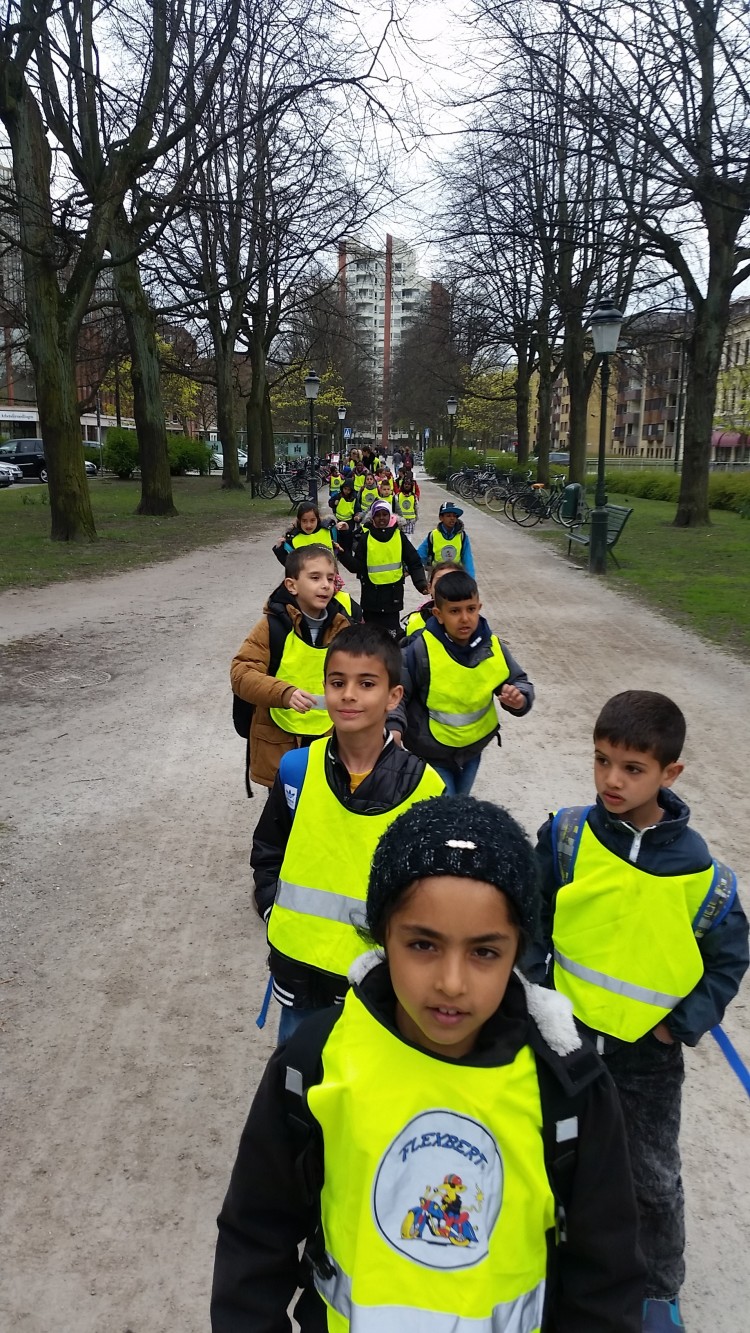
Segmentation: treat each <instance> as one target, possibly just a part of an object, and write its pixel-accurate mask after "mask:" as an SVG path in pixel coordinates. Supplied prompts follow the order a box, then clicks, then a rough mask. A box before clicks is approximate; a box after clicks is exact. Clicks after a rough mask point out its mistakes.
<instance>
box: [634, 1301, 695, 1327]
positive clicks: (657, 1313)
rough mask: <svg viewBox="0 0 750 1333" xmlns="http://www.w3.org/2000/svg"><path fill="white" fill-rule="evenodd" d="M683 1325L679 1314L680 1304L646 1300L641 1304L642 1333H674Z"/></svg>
mask: <svg viewBox="0 0 750 1333" xmlns="http://www.w3.org/2000/svg"><path fill="white" fill-rule="evenodd" d="M679 1329H682V1330H683V1333H684V1329H685V1325H684V1324H683V1322H682V1315H681V1314H680V1302H679V1301H678V1300H677V1299H676V1298H675V1300H673V1301H657V1300H647V1301H644V1302H643V1333H676V1330H679Z"/></svg>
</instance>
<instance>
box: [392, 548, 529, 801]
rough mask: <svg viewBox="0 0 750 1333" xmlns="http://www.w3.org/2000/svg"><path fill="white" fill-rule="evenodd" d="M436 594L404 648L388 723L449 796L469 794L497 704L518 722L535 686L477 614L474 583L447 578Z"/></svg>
mask: <svg viewBox="0 0 750 1333" xmlns="http://www.w3.org/2000/svg"><path fill="white" fill-rule="evenodd" d="M434 595H435V606H434V610H433V614H432V615H431V616H430V618H429V619H428V621H427V623H426V625H425V627H424V629H423V630H422V631H421V632H419V631H417V633H416V634H412V635H411V636H410V638H409V639H408V641H407V643H406V644H405V645H404V648H403V655H404V670H403V676H402V684H403V686H404V696H403V699H402V700H401V702H400V703H399V705H398V706H397V708H396V709H395V710H394V713H393V716H392V717H391V718H389V726H390V727H391V730H392V731H394V732H395V733H397V735H398V737H399V739H400V737H401V735H403V739H404V745H406V747H407V749H409V750H412V751H413V752H414V754H421V756H422V758H423V759H427V760H428V761H429V762H430V763H431V764H432V765H433V766H434V767H435V768H436V769H437V770H438V772H439V773H440V776H441V777H442V778H443V779H444V780H445V785H446V789H447V790H448V791H449V792H452V793H453V794H455V795H467V794H468V793H469V792H470V791H471V788H472V786H473V785H474V779H475V778H476V775H477V772H478V769H479V764H480V760H481V758H482V751H483V750H484V749H486V747H487V746H488V745H489V743H490V741H491V740H492V738H493V737H494V736H496V735H497V733H498V731H499V729H500V723H499V722H498V718H497V711H496V709H495V699H496V698H497V701H498V703H499V705H500V707H501V708H502V709H503V710H504V711H505V712H508V713H511V714H512V715H514V716H515V717H524V716H525V714H526V713H528V712H529V709H530V708H531V706H532V704H533V702H534V686H533V685H532V683H531V681H530V680H529V678H528V676H527V675H526V672H525V671H524V670H523V668H522V667H521V666H519V664H518V662H517V661H516V660H515V658H514V657H513V655H512V653H511V651H510V649H509V648H508V646H507V644H505V643H503V642H502V641H501V640H500V639H498V638H497V636H496V635H495V634H493V633H492V630H491V629H490V627H489V625H488V624H487V621H486V620H485V619H484V616H482V615H481V610H482V603H481V602H480V600H479V591H478V589H477V585H476V583H475V582H474V580H473V578H470V577H469V575H468V574H467V573H466V572H465V571H456V572H453V573H447V574H445V575H444V576H443V577H442V578H441V579H440V581H439V582H438V583H437V584H436V585H435V586H434Z"/></svg>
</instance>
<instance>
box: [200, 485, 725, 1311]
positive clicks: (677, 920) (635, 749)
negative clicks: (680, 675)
mask: <svg viewBox="0 0 750 1333" xmlns="http://www.w3.org/2000/svg"><path fill="white" fill-rule="evenodd" d="M445 508H446V507H445V506H443V507H442V508H441V514H440V523H439V524H438V528H437V529H436V530H435V533H436V534H437V540H433V541H431V540H430V538H432V537H433V535H434V534H430V537H429V538H427V539H425V541H426V546H425V543H423V544H422V546H423V547H425V551H424V554H425V555H427V553H428V552H429V553H432V554H443V555H444V553H445V547H446V545H447V546H449V547H450V546H453V547H454V548H455V549H454V550H453V551H451V555H458V554H460V555H461V557H462V561H463V560H464V559H465V557H466V556H467V554H468V556H469V558H471V548H470V546H469V544H468V538H466V539H465V540H464V539H463V531H462V528H458V529H457V523H456V522H454V523H453V524H452V525H446V524H445V523H444V519H445V518H446V517H448V518H451V517H453V518H454V520H457V519H460V516H461V511H460V510H459V511H458V514H455V513H454V514H452V515H451V514H446V513H444V512H443V510H444V509H445ZM451 508H452V509H453V510H455V508H456V507H455V506H451ZM451 533H453V534H455V537H458V538H461V540H460V541H456V540H455V537H454V539H453V540H448V538H449V537H450V534H451ZM375 534H384V535H380V536H376V535H375ZM397 538H398V539H400V542H401V543H402V544H401V545H400V546H399V549H398V551H397V550H396V544H397ZM368 543H371V545H368ZM404 543H405V544H406V545H405V546H404V545H403V544H404ZM391 547H392V549H390V548H391ZM407 547H410V543H409V542H408V538H407V537H406V536H405V535H404V534H403V533H402V532H401V531H400V530H399V528H398V526H397V525H396V524H395V523H394V522H393V518H392V515H390V513H389V512H388V511H386V510H385V508H382V509H380V510H378V503H377V502H376V504H375V505H374V507H373V514H372V519H371V522H370V523H369V524H368V525H367V527H366V529H365V530H363V531H362V533H361V535H359V536H358V537H357V538H356V539H355V543H354V557H355V558H354V560H352V561H351V563H353V564H355V565H356V569H355V572H357V573H358V574H359V576H360V578H361V579H362V587H363V604H364V610H365V616H366V619H368V620H369V619H370V616H372V618H373V619H374V620H377V619H378V611H380V612H381V614H380V617H379V618H380V620H381V625H378V624H377V623H366V624H364V625H361V624H356V623H351V622H352V621H354V620H355V619H356V617H357V615H358V608H356V606H355V604H352V608H351V613H348V612H345V611H344V610H343V608H340V607H339V608H336V607H335V605H334V601H333V592H334V586H333V581H334V578H335V566H334V561H333V552H329V551H328V550H321V549H320V548H319V547H316V546H314V545H311V546H307V547H303V548H302V549H293V550H292V552H291V553H290V555H289V558H288V565H287V577H286V578H285V580H284V584H283V585H282V588H283V592H282V591H281V590H279V589H277V590H276V594H273V595H272V598H270V599H269V603H268V604H267V608H266V613H265V620H266V621H270V619H271V618H272V617H273V616H278V615H279V611H277V609H276V606H277V605H278V604H280V606H281V615H283V616H284V617H286V619H285V621H284V624H285V625H286V626H287V628H286V632H285V633H286V637H285V638H284V640H283V642H284V651H282V654H281V658H280V659H279V664H278V675H279V676H280V679H279V680H276V681H274V680H273V679H272V676H271V675H270V674H269V669H270V666H271V665H274V664H273V663H272V662H271V660H270V651H268V650H267V649H266V648H264V650H263V652H262V654H261V658H262V660H264V661H265V667H264V668H262V669H259V667H258V666H257V665H256V666H255V667H253V665H252V657H253V652H252V651H248V652H246V653H245V654H244V655H243V653H242V650H241V653H240V654H238V656H237V658H235V662H234V663H233V667H232V680H233V686H234V687H235V689H237V687H238V686H242V687H243V688H244V690H245V696H244V697H249V696H250V694H252V692H253V691H252V687H248V684H247V681H248V679H249V678H250V677H251V676H252V674H253V672H254V673H255V675H256V676H257V677H258V678H260V679H262V680H264V681H265V690H266V691H267V692H268V696H269V697H270V695H271V693H273V691H274V690H275V689H277V690H279V695H278V702H279V703H280V704H281V705H282V709H281V711H282V713H284V714H285V715H286V716H287V718H288V720H291V721H294V718H293V717H291V714H292V713H293V712H294V710H295V709H296V708H297V705H298V704H301V705H302V707H303V712H302V714H301V716H302V717H305V718H306V717H307V716H308V714H309V713H312V714H313V715H314V716H313V718H311V719H310V722H304V723H303V724H302V728H301V729H300V730H302V731H303V734H302V735H301V736H298V737H297V738H296V739H294V740H291V742H289V736H290V735H291V734H292V733H284V739H283V745H284V747H285V751H286V752H284V750H282V752H281V753H279V754H278V757H277V758H276V768H277V769H278V772H277V774H276V776H275V778H274V779H273V780H272V790H271V792H270V795H269V798H268V801H267V803H266V806H265V808H264V810H263V812H262V815H261V818H260V820H259V821H258V825H257V828H256V832H255V836H254V839H253V848H252V853H251V865H252V868H253V872H254V879H255V896H256V904H257V908H258V911H259V913H260V914H261V916H262V917H263V919H264V920H265V922H266V925H267V931H268V940H269V945H270V950H271V972H272V977H273V988H274V993H275V995H276V998H277V999H278V1001H279V1002H280V1005H281V1014H282V1017H281V1024H280V1029H279V1042H280V1044H279V1046H278V1049H277V1051H276V1053H275V1054H274V1056H273V1057H272V1058H271V1061H270V1062H269V1065H268V1068H267V1070H266V1073H265V1075H264V1077H263V1079H262V1081H261V1084H260V1087H259V1089H258V1091H257V1093H256V1096H255V1098H254V1101H253V1106H252V1108H251V1111H250V1115H249V1117H248V1121H247V1124H246V1126H245V1130H244V1132H243V1135H242V1139H241V1142H240V1148H239V1153H238V1157H237V1161H236V1164H235V1168H234V1171H233V1173H232V1178H231V1182H230V1186H229V1191H228V1193H227V1196H226V1199H225V1201H224V1205H223V1207H222V1210H221V1214H220V1217H219V1240H218V1244H217V1251H216V1261H215V1271H214V1287H213V1296H212V1305H211V1319H212V1329H213V1333H245V1330H248V1329H250V1328H252V1329H257V1330H262V1329H267V1330H268V1331H269V1333H271V1331H272V1330H275V1329H277V1328H278V1329H279V1330H281V1329H282V1328H287V1327H288V1322H287V1313H286V1312H287V1310H288V1309H289V1307H290V1305H291V1304H292V1302H293V1301H295V1300H296V1306H295V1316H296V1318H297V1320H298V1321H299V1325H300V1328H301V1330H302V1333H324V1330H328V1331H329V1333H344V1330H347V1329H351V1330H352V1333H359V1331H360V1330H365V1331H366V1333H371V1330H372V1333H379V1330H381V1329H382V1330H384V1333H385V1330H388V1333H390V1331H391V1330H392V1329H394V1328H395V1329H400V1328H402V1327H403V1328H412V1327H419V1328H424V1329H425V1330H431V1329H434V1330H435V1333H443V1330H447V1329H449V1328H450V1329H451V1330H455V1331H456V1333H463V1330H464V1329H468V1328H469V1327H471V1329H472V1330H484V1333H675V1331H676V1330H677V1331H679V1330H680V1329H684V1327H685V1325H684V1323H683V1319H682V1314H681V1311H680V1304H679V1295H680V1289H681V1286H682V1282H683V1278H684V1256H683V1250H684V1216H683V1214H684V1205H683V1195H682V1184H681V1179H680V1158H679V1142H678V1139H679V1123H680V1100H681V1084H682V1079H683V1055H682V1050H683V1046H684V1045H695V1044H696V1043H697V1042H698V1041H699V1040H700V1038H701V1037H702V1036H703V1035H704V1034H705V1033H706V1032H707V1031H708V1030H709V1029H710V1028H711V1027H713V1026H715V1025H716V1024H717V1023H718V1022H720V1021H721V1018H722V1016H723V1013H724V1010H725V1008H726V1006H727V1004H729V1003H730V1001H731V1000H732V999H733V998H734V996H735V995H736V993H737V989H738V987H739V984H740V981H741V979H742V977H743V975H744V973H745V971H746V969H747V966H748V924H747V920H746V917H745V914H744V912H743V910H742V907H741V905H740V903H739V899H738V896H737V889H736V880H735V876H734V875H733V873H732V871H731V870H730V868H729V867H728V866H725V865H724V864H722V863H721V862H718V861H716V860H714V859H713V858H712V856H711V853H710V852H709V850H708V848H707V847H706V844H705V843H704V841H703V840H702V839H701V838H700V837H699V835H697V834H696V833H694V832H693V830H692V829H691V828H690V815H689V811H688V809H687V806H685V804H684V802H682V801H681V800H680V799H679V798H678V797H676V796H675V795H674V793H673V790H672V788H673V785H674V783H675V782H676V781H677V779H678V778H679V776H680V774H681V772H682V764H681V761H680V755H681V750H682V746H683V744H684V737H685V720H684V717H683V715H682V713H681V711H680V710H679V708H678V707H677V706H676V705H675V704H674V703H673V701H671V700H670V699H668V698H666V697H665V696H663V695H659V694H656V693H652V692H649V691H627V692H625V693H623V694H620V695H617V696H615V697H614V698H613V699H611V700H610V701H609V703H608V704H606V705H605V707H604V708H603V709H602V711H601V713H600V715H599V717H598V719H597V722H596V724H595V728H594V781H595V788H596V802H595V804H593V805H590V806H586V807H565V806H563V807H561V809H559V810H558V811H557V813H556V814H555V815H554V816H550V818H549V819H548V820H547V822H546V823H545V824H544V825H543V826H542V828H541V829H540V832H539V838H538V844H537V847H536V851H535V852H534V851H532V848H531V845H530V844H529V843H528V840H527V839H526V836H525V834H524V833H523V832H522V830H521V829H520V828H519V826H518V825H517V824H516V823H515V821H514V820H513V818H512V816H510V815H509V814H508V813H507V812H506V811H504V810H502V809H501V808H500V807H498V806H496V805H493V804H491V803H489V802H483V801H476V800H474V799H472V798H471V797H470V796H469V795H468V794H467V793H468V792H469V791H470V789H471V786H472V783H473V781H474V778H475V776H476V772H477V769H478V767H479V762H480V757H481V753H482V750H483V749H484V748H485V747H486V745H487V744H488V743H489V741H490V740H491V739H492V737H493V735H495V734H496V733H497V730H498V719H497V713H496V711H495V699H497V700H498V703H499V706H500V707H501V709H503V710H504V711H505V712H507V713H510V714H515V715H516V716H518V717H521V716H524V715H525V714H526V713H527V712H528V711H529V709H530V708H531V706H532V703H533V700H534V688H533V685H532V684H531V682H530V681H529V679H528V677H527V676H526V673H525V672H524V671H523V670H522V668H521V667H520V666H519V664H518V663H517V662H516V661H515V659H514V658H513V656H512V654H511V653H510V651H509V650H508V648H507V646H506V645H505V644H504V643H503V642H502V641H501V640H500V639H498V638H497V637H496V635H494V634H493V632H492V630H491V629H490V627H489V626H488V625H487V622H486V621H485V620H484V618H483V617H482V615H481V602H480V600H479V592H478V588H477V584H476V582H475V580H474V578H473V577H472V574H471V572H470V571H469V570H467V569H465V568H457V567H456V565H455V563H454V562H453V561H451V560H446V559H444V558H443V559H442V560H438V561H436V562H435V563H434V565H433V568H432V570H431V576H430V591H431V594H432V601H431V604H430V603H428V604H426V605H425V606H424V607H423V608H420V611H418V612H415V613H413V614H412V615H411V616H410V617H409V618H408V621H407V625H406V629H407V637H406V642H405V644H404V647H403V650H402V651H401V652H399V649H398V648H397V646H396V644H395V642H394V641H393V638H392V637H391V634H392V633H393V631H394V626H393V623H392V620H393V615H392V612H391V608H390V607H389V608H388V609H387V610H386V608H385V607H384V606H383V605H382V604H380V605H373V602H370V603H369V608H368V598H367V596H366V590H367V589H378V588H383V587H385V588H389V587H391V588H392V587H394V585H395V584H396V582H397V579H394V580H393V582H392V583H391V582H390V580H389V581H384V582H382V583H381V582H378V578H377V576H378V575H382V574H384V573H387V574H390V575H392V574H396V573H397V578H398V579H400V583H401V588H400V601H399V598H398V596H395V597H394V599H393V600H394V603H395V602H396V601H399V608H398V609H400V607H401V606H402V605H403V577H404V574H403V569H404V564H406V567H407V568H409V570H410V572H411V571H412V569H413V568H414V570H415V574H416V567H415V566H413V565H412V564H411V562H410V561H408V560H407V559H406V556H405V554H404V552H405V550H406V548H407ZM410 549H411V551H412V552H413V551H414V548H413V547H410ZM420 550H422V548H420ZM391 556H392V557H393V558H392V559H391ZM414 556H415V557H416V552H414ZM417 564H418V565H419V570H420V573H421V576H422V577H421V579H419V580H418V579H417V578H416V576H415V574H413V577H414V582H415V584H416V585H417V586H418V587H419V588H420V590H421V591H426V584H425V579H424V572H423V571H422V566H421V562H420V561H419V560H418V558H417ZM305 570H308V571H309V572H308V573H307V575H306V574H305ZM363 576H364V577H363ZM274 598H275V602H274ZM272 602H274V606H273V610H271V609H270V608H271V607H272ZM332 607H334V609H333V610H332V609H331V608H332ZM368 609H369V615H368ZM393 609H394V611H395V606H394V608H393ZM396 614H397V611H396ZM302 622H304V627H302ZM262 625H263V622H261V626H260V627H259V626H256V631H259V632H260V637H261V638H262V637H263V631H262ZM324 626H325V632H326V634H327V640H326V643H327V647H326V649H325V654H324V658H325V667H324V673H323V678H322V682H321V677H320V675H319V674H316V676H315V684H316V685H317V686H318V687H319V688H317V689H315V690H313V689H312V688H310V689H304V688H302V687H299V686H297V685H296V684H295V685H294V686H292V684H291V680H289V681H285V677H284V673H286V676H287V677H294V678H295V679H296V678H301V676H302V675H304V674H305V671H308V670H309V672H310V674H308V675H307V676H305V679H306V680H307V681H308V683H310V682H311V680H312V671H311V665H310V664H311V660H312V659H311V658H310V652H311V651H312V650H313V649H314V646H315V644H317V643H320V644H321V646H322V644H323V639H322V634H323V632H324ZM314 627H317V632H316V634H315V639H313V633H314ZM334 627H335V628H334ZM385 631H390V633H388V632H385ZM306 634H309V641H308V638H307V637H306ZM252 637H253V636H252V634H251V636H249V640H250V639H252ZM266 637H269V636H268V631H266ZM249 640H248V641H246V645H247V644H248V643H249ZM298 641H299V642H298ZM301 643H304V649H303V648H302V647H300V644H301ZM246 645H243V649H244V648H245V647H246ZM287 650H288V651H287ZM285 652H286V653H287V655H286V658H285V655H284V654H285ZM320 660H321V652H320V649H317V650H316V657H315V663H316V673H317V672H318V670H319V663H320ZM303 663H304V669H302V664H303ZM290 667H292V668H293V669H292V670H290V669H289V668H290ZM273 674H274V675H275V674H277V673H276V672H274V673H273ZM295 700H296V702H295ZM316 715H317V716H316ZM323 722H325V723H326V724H327V726H326V731H327V733H328V734H327V735H324V734H323V732H322V731H321V730H320V728H321V727H322V725H323ZM254 723H255V719H254ZM282 731H283V727H282ZM313 733H314V738H313ZM311 738H312V743H311V744H309V745H306V744H305V743H306V742H307V741H309V740H310V739H311ZM401 742H403V744H404V745H405V747H406V748H403V747H402V744H401ZM300 746H302V748H300ZM270 767H271V765H270V764H269V766H268V770H264V771H270ZM269 785H271V784H269ZM441 793H442V794H441ZM367 944H369V945H371V946H373V948H374V949H375V952H374V953H372V954H364V956H363V955H362V951H363V949H364V948H365V947H366V945H367ZM259 1200H263V1205H262V1206H260V1205H259ZM300 1246H302V1247H303V1250H304V1255H303V1260H302V1262H301V1263H300V1261H299V1258H298V1253H299V1247H300Z"/></svg>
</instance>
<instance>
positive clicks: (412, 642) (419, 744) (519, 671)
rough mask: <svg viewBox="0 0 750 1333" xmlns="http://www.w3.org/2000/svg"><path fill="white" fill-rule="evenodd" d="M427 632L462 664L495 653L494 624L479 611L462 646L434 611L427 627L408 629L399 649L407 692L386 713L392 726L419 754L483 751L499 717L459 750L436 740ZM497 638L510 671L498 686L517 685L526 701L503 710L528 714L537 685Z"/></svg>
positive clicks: (439, 759) (449, 759)
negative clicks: (474, 626) (430, 706)
mask: <svg viewBox="0 0 750 1333" xmlns="http://www.w3.org/2000/svg"><path fill="white" fill-rule="evenodd" d="M425 634H433V635H434V636H435V638H436V639H439V640H440V642H441V643H442V644H443V646H444V648H445V649H446V652H447V653H448V654H449V655H450V656H451V657H452V658H453V660H454V661H455V662H458V663H460V665H461V666H466V667H475V666H477V665H478V663H479V662H483V661H485V660H486V658H488V657H489V656H490V655H491V652H492V649H491V644H490V640H491V630H490V627H489V625H488V624H487V621H486V620H485V618H484V616H480V617H479V627H478V629H477V634H476V637H475V638H474V639H473V640H472V642H471V644H469V645H467V647H466V648H461V647H459V646H458V645H457V644H455V643H454V642H453V640H452V639H451V638H449V636H448V635H447V634H446V632H445V630H444V629H443V627H442V625H441V624H440V623H439V621H437V620H436V619H435V617H434V616H430V617H429V619H428V620H427V623H426V625H425V627H424V630H422V631H421V632H420V631H419V630H416V631H415V632H414V634H410V635H409V638H408V639H407V641H406V643H405V644H404V645H403V647H402V649H401V655H402V658H403V670H402V674H401V684H402V685H403V687H404V693H403V697H402V699H401V702H400V703H399V704H398V707H396V708H395V709H394V710H393V712H392V713H389V714H388V726H389V727H390V728H391V730H392V731H400V732H401V733H402V736H403V741H404V745H405V746H406V748H407V749H408V750H413V751H414V753H415V754H420V755H421V756H422V758H423V759H427V760H428V761H429V762H431V763H435V764H440V765H444V764H457V763H458V764H460V763H463V762H464V761H465V760H466V759H470V758H471V757H472V756H473V755H476V754H481V752H482V750H484V749H485V748H486V746H488V745H489V743H490V741H491V740H492V738H493V737H494V736H496V735H497V733H498V731H499V730H500V723H499V722H498V724H497V726H496V727H495V729H494V731H491V732H490V733H489V735H488V736H483V737H482V739H481V740H478V741H474V742H473V744H471V745H467V746H465V747H462V748H461V749H460V750H458V749H456V748H455V746H452V745H443V744H442V743H441V742H440V741H438V740H435V737H434V736H433V734H432V732H431V731H430V721H429V717H428V714H427V695H428V693H429V689H430V663H429V658H428V656H427V648H426V646H425V643H424V636H425ZM499 642H500V647H501V648H502V650H503V656H504V658H505V660H506V662H507V664H508V670H509V672H510V675H509V676H508V679H507V681H503V682H502V683H501V684H499V685H498V687H497V690H496V693H499V692H500V690H501V688H502V685H503V684H507V685H515V687H516V689H517V690H520V691H521V694H522V695H523V696H524V698H525V700H526V705H525V707H524V708H522V709H515V708H508V709H506V710H505V711H506V712H508V713H510V714H511V715H512V716H514V717H525V716H526V714H527V713H528V711H529V709H530V708H531V706H532V704H533V702H534V686H533V685H532V683H531V681H530V680H529V678H528V676H527V675H526V672H525V671H524V670H523V668H522V667H521V666H519V664H518V662H517V661H516V659H515V657H514V656H513V654H512V653H511V651H510V649H509V648H508V645H507V644H506V643H503V641H502V639H501V640H500V641H499ZM456 702H457V704H458V703H459V702H460V701H459V700H457V701H456ZM501 707H502V708H505V705H504V704H501Z"/></svg>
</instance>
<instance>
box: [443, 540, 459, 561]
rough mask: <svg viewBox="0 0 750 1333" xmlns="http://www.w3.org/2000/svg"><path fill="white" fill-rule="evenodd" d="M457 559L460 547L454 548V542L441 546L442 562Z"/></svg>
mask: <svg viewBox="0 0 750 1333" xmlns="http://www.w3.org/2000/svg"><path fill="white" fill-rule="evenodd" d="M457 558H458V547H457V546H454V545H453V543H452V542H446V543H445V545H444V546H441V548H440V559H441V560H456V559H457Z"/></svg>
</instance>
